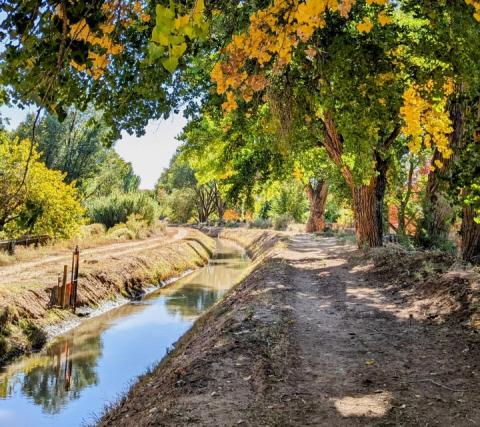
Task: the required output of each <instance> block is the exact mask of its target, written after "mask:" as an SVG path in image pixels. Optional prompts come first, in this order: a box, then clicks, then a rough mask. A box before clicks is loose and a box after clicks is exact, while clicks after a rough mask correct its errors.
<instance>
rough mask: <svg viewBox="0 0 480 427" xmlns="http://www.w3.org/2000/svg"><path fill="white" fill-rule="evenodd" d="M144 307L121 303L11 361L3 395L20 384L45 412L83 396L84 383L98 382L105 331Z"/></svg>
mask: <svg viewBox="0 0 480 427" xmlns="http://www.w3.org/2000/svg"><path fill="white" fill-rule="evenodd" d="M143 309H144V307H143V306H142V305H137V304H135V305H131V304H128V305H125V306H122V307H119V308H118V309H115V310H112V311H110V312H108V313H105V314H104V315H102V316H101V317H98V318H96V319H92V320H91V321H87V322H86V323H84V324H83V325H82V326H80V327H79V328H78V329H74V330H73V331H72V332H70V333H68V334H66V335H64V336H62V337H60V338H58V339H57V340H56V341H54V342H53V343H52V344H51V345H49V346H48V347H47V348H46V349H45V350H44V351H42V352H41V353H38V354H34V355H31V356H28V357H24V358H22V359H20V360H19V361H18V362H17V363H15V364H12V365H10V366H9V367H8V368H7V370H6V372H5V373H4V374H3V375H1V376H0V397H3V398H7V397H8V396H11V395H12V394H13V392H14V390H15V389H16V386H17V385H19V386H20V388H21V391H22V394H24V395H26V396H28V397H29V398H31V399H32V400H33V401H34V402H35V403H36V404H37V405H42V407H43V409H44V411H45V412H47V413H50V414H55V413H58V412H59V411H60V410H61V409H62V407H63V406H65V405H66V404H67V403H68V401H69V400H72V399H76V398H78V397H80V395H81V392H82V390H83V389H84V388H85V387H88V386H91V385H96V384H97V383H98V376H97V372H96V367H97V360H98V359H99V357H100V356H101V355H102V350H103V345H102V338H101V334H102V332H103V331H104V330H106V329H107V328H108V327H109V326H110V325H111V324H112V323H113V322H114V321H115V320H116V319H119V318H122V317H125V316H128V315H131V314H133V313H135V312H138V311H141V310H143Z"/></svg>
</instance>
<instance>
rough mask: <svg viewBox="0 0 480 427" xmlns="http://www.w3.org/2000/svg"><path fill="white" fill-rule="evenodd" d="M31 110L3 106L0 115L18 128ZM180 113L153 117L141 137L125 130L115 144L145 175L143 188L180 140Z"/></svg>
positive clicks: (182, 122) (152, 181)
mask: <svg viewBox="0 0 480 427" xmlns="http://www.w3.org/2000/svg"><path fill="white" fill-rule="evenodd" d="M27 113H28V111H27V110H20V109H17V108H7V107H0V116H2V117H6V118H9V119H10V126H9V127H10V128H15V127H16V126H17V125H18V124H19V123H20V122H21V121H22V120H23V118H24V117H25V115H26V114H27ZM186 123H187V122H186V119H185V118H184V117H183V116H182V115H181V114H178V115H172V116H171V117H170V118H169V119H168V120H159V121H152V122H150V123H149V125H148V126H147V129H146V133H145V135H144V136H142V137H141V138H137V137H135V136H130V135H128V134H127V133H126V132H124V133H123V134H122V139H121V140H120V141H118V142H117V143H116V145H115V150H116V151H117V153H118V154H119V155H120V156H121V157H122V158H123V159H124V160H125V161H127V162H131V163H132V165H133V169H134V171H135V173H136V174H137V175H139V176H140V177H141V178H142V182H141V184H140V188H142V189H152V188H153V187H154V185H155V183H156V181H157V179H158V177H159V176H160V174H161V173H162V171H163V169H164V168H166V167H167V166H168V163H169V161H170V159H171V158H172V156H173V155H174V154H175V150H176V149H177V147H178V146H179V142H178V141H177V140H176V139H175V137H176V136H178V135H179V134H180V132H181V131H182V129H183V127H184V126H185V125H186Z"/></svg>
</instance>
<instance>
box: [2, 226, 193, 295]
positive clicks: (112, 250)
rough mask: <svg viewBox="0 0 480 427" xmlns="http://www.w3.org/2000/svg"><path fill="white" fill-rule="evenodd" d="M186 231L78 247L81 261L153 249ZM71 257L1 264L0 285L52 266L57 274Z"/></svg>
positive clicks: (33, 275) (42, 272)
mask: <svg viewBox="0 0 480 427" xmlns="http://www.w3.org/2000/svg"><path fill="white" fill-rule="evenodd" d="M187 233H188V231H187V230H186V229H183V228H180V229H173V230H168V232H167V233H166V234H165V235H161V236H156V237H153V238H149V239H145V240H140V241H134V242H130V241H128V242H122V243H114V244H111V245H103V246H101V247H98V248H92V249H84V250H82V249H81V248H80V249H81V261H82V262H85V263H91V262H98V261H100V260H101V259H104V258H107V257H108V258H111V257H116V256H125V255H128V254H130V253H136V252H140V251H145V250H148V249H153V248H155V247H157V246H161V245H164V244H167V243H171V242H174V241H177V240H181V239H183V238H184V237H185V236H186V235H187ZM71 257H72V255H71V251H69V250H65V255H53V256H46V257H43V258H40V259H36V260H34V261H21V262H16V263H15V264H13V265H9V266H2V267H0V286H1V285H5V284H11V283H21V282H24V281H30V280H32V279H35V278H37V277H40V276H44V275H46V274H48V273H49V272H50V270H51V269H52V268H54V272H55V274H57V273H58V265H59V264H62V263H66V264H69V263H70V262H71Z"/></svg>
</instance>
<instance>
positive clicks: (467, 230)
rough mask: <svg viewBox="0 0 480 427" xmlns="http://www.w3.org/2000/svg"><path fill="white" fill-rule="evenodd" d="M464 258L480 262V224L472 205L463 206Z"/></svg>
mask: <svg viewBox="0 0 480 427" xmlns="http://www.w3.org/2000/svg"><path fill="white" fill-rule="evenodd" d="M460 235H461V236H462V258H463V259H464V260H465V261H468V262H472V263H480V224H477V223H476V222H475V211H474V209H473V208H472V206H470V205H465V206H464V208H463V218H462V228H461V230H460Z"/></svg>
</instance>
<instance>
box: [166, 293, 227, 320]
mask: <svg viewBox="0 0 480 427" xmlns="http://www.w3.org/2000/svg"><path fill="white" fill-rule="evenodd" d="M223 293H224V292H223V291H220V290H215V289H208V288H202V287H201V286H188V287H184V288H182V289H179V290H178V291H177V292H175V293H174V294H173V295H171V296H170V297H168V299H167V301H166V307H167V311H168V314H170V315H171V316H175V315H177V314H179V315H180V316H181V317H184V318H191V317H196V316H198V315H200V314H201V313H203V311H205V310H206V309H207V308H209V307H211V306H212V305H213V304H215V302H216V301H217V300H218V298H219V297H220V296H221V295H222V294H223Z"/></svg>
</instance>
